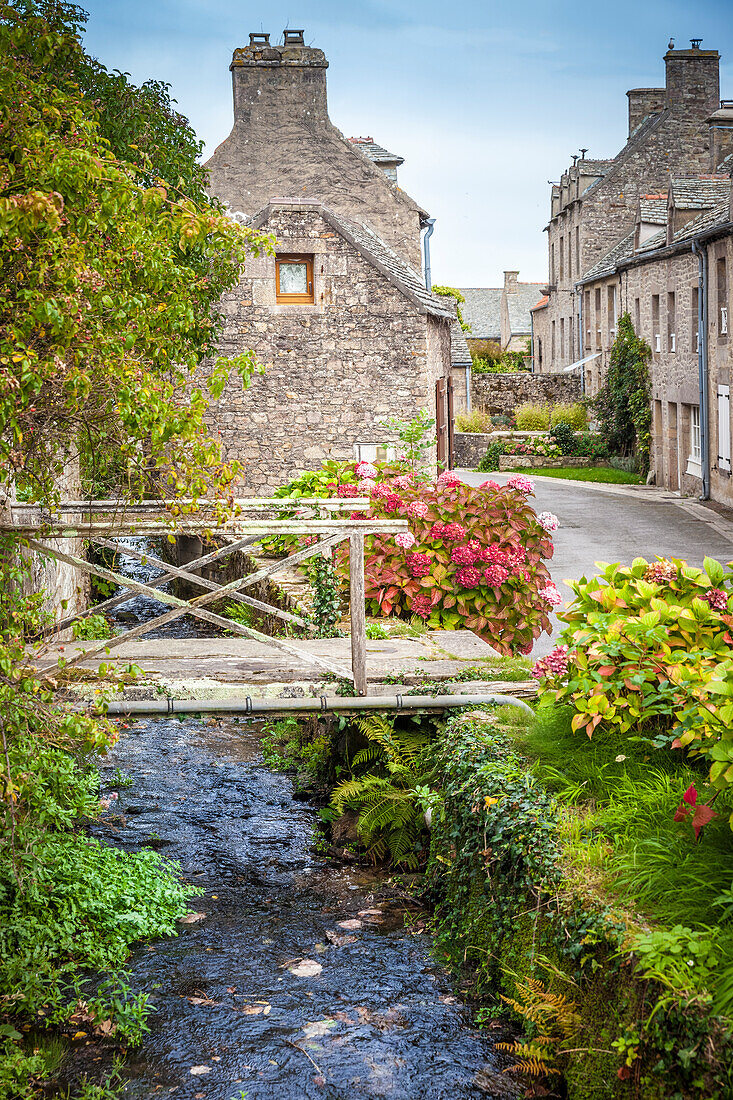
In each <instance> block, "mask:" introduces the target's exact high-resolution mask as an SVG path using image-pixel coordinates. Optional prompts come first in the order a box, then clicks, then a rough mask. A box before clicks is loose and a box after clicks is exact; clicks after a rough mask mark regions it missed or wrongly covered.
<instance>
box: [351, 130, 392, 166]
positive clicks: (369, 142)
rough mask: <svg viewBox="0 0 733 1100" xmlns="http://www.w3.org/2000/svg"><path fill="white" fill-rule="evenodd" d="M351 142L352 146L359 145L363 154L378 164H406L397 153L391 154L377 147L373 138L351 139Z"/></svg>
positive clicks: (379, 146)
mask: <svg viewBox="0 0 733 1100" xmlns="http://www.w3.org/2000/svg"><path fill="white" fill-rule="evenodd" d="M349 141H350V142H351V144H352V145H358V146H359V148H360V149H361V151H362V153H366V155H367V156H368V157H369V159H370V160H373V161H374V162H375V163H376V164H395V165H400V164H404V163H405V158H404V157H398V156H397V155H396V154H395V153H390V152H389V151H388V150H387V149H385V148H384V146H382V145H377V143H376V141H374V139H373V138H370V137H367V138H361V137H358V138H356V137H350V138H349Z"/></svg>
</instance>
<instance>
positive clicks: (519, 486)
mask: <svg viewBox="0 0 733 1100" xmlns="http://www.w3.org/2000/svg"><path fill="white" fill-rule="evenodd" d="M507 488H508V489H516V490H517V491H518V492H520V493H524V494H525V496H528V495H529V494H530V493H533V492H534V482H533V481H530V480H529V478H528V477H525V476H524V474H512V476H511V477H510V478H509V479H508V481H507Z"/></svg>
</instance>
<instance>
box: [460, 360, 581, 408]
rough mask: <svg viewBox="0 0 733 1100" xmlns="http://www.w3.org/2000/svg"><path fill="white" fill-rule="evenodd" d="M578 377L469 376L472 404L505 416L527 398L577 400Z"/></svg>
mask: <svg viewBox="0 0 733 1100" xmlns="http://www.w3.org/2000/svg"><path fill="white" fill-rule="evenodd" d="M581 396H582V394H581V388H580V378H579V377H578V375H577V373H572V374H528V373H526V372H524V371H518V372H515V373H514V374H476V373H475V372H474V373H472V375H471V406H472V408H474V409H478V408H480V409H485V410H486V411H487V412H489V413H491V414H492V415H493V416H498V415H500V414H501V415H504V416H507V415H509V414H510V413H512V412H513V411H514V409H516V407H517V406H518V405H523V404H524V403H525V402H526V401H537V402H540V403H541V404H543V405H547V404H551V405H555V404H557V403H559V402H573V401H579V400H580V398H581Z"/></svg>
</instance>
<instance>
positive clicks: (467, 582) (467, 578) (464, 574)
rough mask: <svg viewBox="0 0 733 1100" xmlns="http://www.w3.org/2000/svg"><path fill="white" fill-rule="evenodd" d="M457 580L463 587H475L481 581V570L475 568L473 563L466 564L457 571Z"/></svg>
mask: <svg viewBox="0 0 733 1100" xmlns="http://www.w3.org/2000/svg"><path fill="white" fill-rule="evenodd" d="M456 580H457V581H458V583H459V584H460V585H461V587H462V588H475V587H476V586H477V585H478V584H480V583H481V571H480V570H479V569H474V567H473V566H472V565H464V567H463V569H459V570H458V572H457V573H456Z"/></svg>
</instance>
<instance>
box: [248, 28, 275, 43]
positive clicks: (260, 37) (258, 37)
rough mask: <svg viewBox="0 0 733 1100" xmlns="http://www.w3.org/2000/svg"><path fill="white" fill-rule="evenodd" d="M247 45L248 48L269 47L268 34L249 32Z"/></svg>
mask: <svg viewBox="0 0 733 1100" xmlns="http://www.w3.org/2000/svg"><path fill="white" fill-rule="evenodd" d="M249 44H250V46H269V45H270V36H269V34H264V33H259V34H258V33H257V32H256V31H250V32H249Z"/></svg>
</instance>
